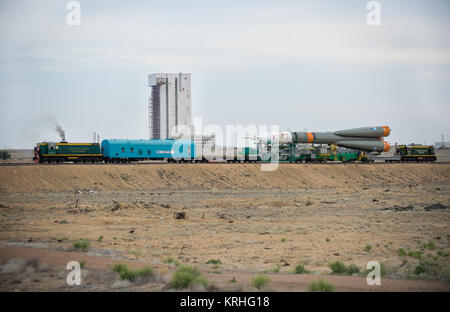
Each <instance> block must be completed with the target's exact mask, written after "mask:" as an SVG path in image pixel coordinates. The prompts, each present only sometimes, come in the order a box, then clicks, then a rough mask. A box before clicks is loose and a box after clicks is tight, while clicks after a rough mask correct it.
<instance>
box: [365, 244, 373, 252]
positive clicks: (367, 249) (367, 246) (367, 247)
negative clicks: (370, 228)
mask: <svg viewBox="0 0 450 312" xmlns="http://www.w3.org/2000/svg"><path fill="white" fill-rule="evenodd" d="M371 249H372V245H370V244H367V245H366V247H364V251H367V252H369V251H370V250H371Z"/></svg>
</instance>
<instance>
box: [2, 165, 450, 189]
mask: <svg viewBox="0 0 450 312" xmlns="http://www.w3.org/2000/svg"><path fill="white" fill-rule="evenodd" d="M448 181H450V165H431V164H393V165H356V164H354V165H340V164H338V165H295V164H293V165H290V164H282V165H280V166H279V167H278V169H277V170H275V171H261V170H260V165H258V164H215V165H211V164H206V165H198V164H186V165H168V164H152V165H98V166H95V165H36V166H15V167H12V166H11V167H8V166H5V167H0V192H57V191H79V190H85V191H86V190H88V191H89V190H91V191H92V190H166V189H171V190H193V189H202V190H205V189H207V190H212V191H214V190H215V189H220V190H224V189H225V190H226V189H230V190H231V189H299V188H324V187H346V186H347V185H349V186H351V187H357V188H361V187H367V186H378V185H389V184H396V185H405V186H407V185H411V184H413V185H417V184H421V183H426V184H430V183H441V182H444V183H445V182H448Z"/></svg>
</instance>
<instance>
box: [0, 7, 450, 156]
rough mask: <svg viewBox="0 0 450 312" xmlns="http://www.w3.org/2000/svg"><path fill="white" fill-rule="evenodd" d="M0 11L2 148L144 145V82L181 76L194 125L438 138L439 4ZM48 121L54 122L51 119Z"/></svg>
mask: <svg viewBox="0 0 450 312" xmlns="http://www.w3.org/2000/svg"><path fill="white" fill-rule="evenodd" d="M68 2H69V1H63V0H54V1H20V0H2V1H0V147H1V148H3V147H9V148H31V147H33V146H34V144H35V143H36V142H38V141H42V140H44V139H45V140H58V139H59V137H58V135H57V134H56V132H54V131H53V130H52V129H51V127H50V125H49V122H48V119H49V118H55V119H56V120H57V121H58V122H59V123H60V124H61V126H62V127H63V128H64V129H65V130H66V133H67V139H68V140H69V141H80V142H81V141H91V140H92V133H93V132H94V131H96V132H98V133H100V135H101V138H148V117H147V116H148V97H149V94H150V89H149V87H148V85H147V75H148V74H150V73H154V72H189V73H191V74H192V113H193V117H195V116H201V117H202V118H203V124H204V125H206V124H218V125H221V126H225V125H227V124H242V125H248V124H256V125H258V124H278V125H279V126H280V128H281V129H282V130H304V129H308V130H309V131H332V130H340V129H346V128H352V127H361V126H378V125H389V126H390V127H391V129H392V132H391V136H390V137H389V138H388V141H390V142H391V143H395V142H399V143H411V142H416V143H424V142H426V143H434V142H435V141H440V140H441V134H444V135H445V137H446V140H450V127H449V120H450V118H449V117H450V18H449V17H450V1H446V0H443V1H437V0H435V1H433V0H432V1H412V0H405V1H387V0H380V1H378V2H379V3H380V4H381V25H380V26H369V25H367V22H366V16H367V14H368V13H369V11H368V10H367V9H366V5H367V3H368V1H360V0H354V1H351V0H349V1H335V0H331V1H325V0H324V1H313V0H311V1H261V0H258V1H256V0H255V1H243V0H240V1H230V0H227V1H211V0H209V1H208V0H205V1H195V0H190V1H173V0H165V1H148V0H147V1H114V0H103V1H102V0H96V1H92V0H90V1H86V0H85V1H83V0H80V1H79V3H80V4H81V25H80V26H69V25H68V24H67V22H66V17H67V14H68V13H69V11H68V10H67V9H66V5H67V3H68ZM49 116H53V117H49Z"/></svg>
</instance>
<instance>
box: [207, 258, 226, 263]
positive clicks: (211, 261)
mask: <svg viewBox="0 0 450 312" xmlns="http://www.w3.org/2000/svg"><path fill="white" fill-rule="evenodd" d="M206 264H222V261H220V259H209V260H208V261H206Z"/></svg>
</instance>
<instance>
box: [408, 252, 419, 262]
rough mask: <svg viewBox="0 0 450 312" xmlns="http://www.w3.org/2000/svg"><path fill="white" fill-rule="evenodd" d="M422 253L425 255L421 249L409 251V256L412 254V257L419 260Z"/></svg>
mask: <svg viewBox="0 0 450 312" xmlns="http://www.w3.org/2000/svg"><path fill="white" fill-rule="evenodd" d="M422 255H423V251H421V250H416V251H412V250H410V251H408V256H410V257H411V258H414V259H417V260H420V259H422Z"/></svg>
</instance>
